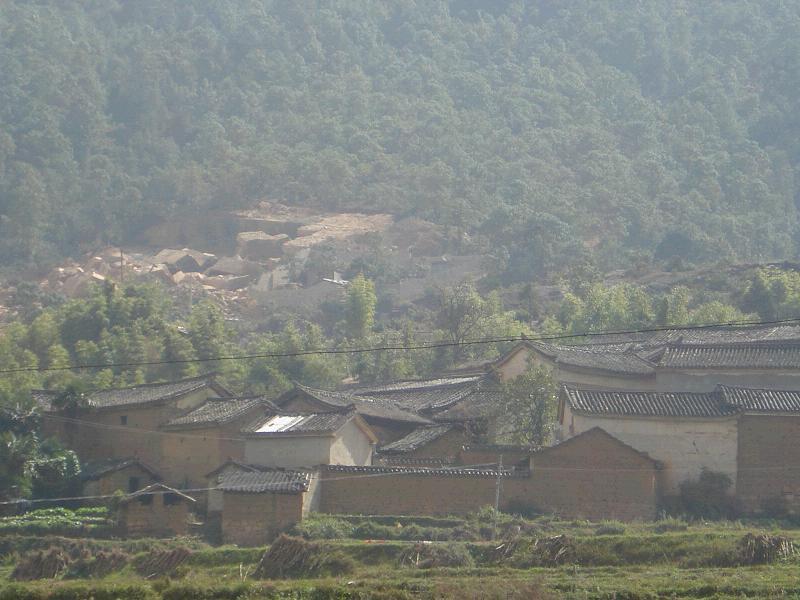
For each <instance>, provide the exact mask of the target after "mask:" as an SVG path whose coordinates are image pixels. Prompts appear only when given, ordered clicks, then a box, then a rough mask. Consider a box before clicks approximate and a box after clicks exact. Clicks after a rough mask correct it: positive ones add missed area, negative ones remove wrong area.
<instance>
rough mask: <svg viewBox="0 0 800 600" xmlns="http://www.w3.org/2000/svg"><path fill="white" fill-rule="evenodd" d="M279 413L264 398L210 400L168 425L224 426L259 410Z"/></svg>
mask: <svg viewBox="0 0 800 600" xmlns="http://www.w3.org/2000/svg"><path fill="white" fill-rule="evenodd" d="M259 408H261V409H263V410H271V411H274V412H277V410H278V408H277V407H276V406H275V405H274V404H272V402H270V401H269V400H267V399H266V397H264V396H254V397H251V398H209V399H208V400H206V401H205V402H204V403H203V404H202V405H200V406H198V407H197V408H196V409H194V410H192V411H190V412H189V413H187V414H185V415H183V416H181V417H177V418H175V419H172V420H171V421H169V422H168V423H167V424H166V427H169V428H173V427H175V428H178V427H199V426H204V425H212V426H213V425H224V424H225V423H230V422H231V421H234V420H236V419H238V418H240V417H243V416H246V415H247V414H248V413H250V412H252V411H255V410H258V409H259Z"/></svg>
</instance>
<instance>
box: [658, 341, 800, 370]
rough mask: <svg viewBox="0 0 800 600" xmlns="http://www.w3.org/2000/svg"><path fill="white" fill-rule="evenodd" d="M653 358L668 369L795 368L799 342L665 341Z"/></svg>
mask: <svg viewBox="0 0 800 600" xmlns="http://www.w3.org/2000/svg"><path fill="white" fill-rule="evenodd" d="M656 361H657V364H658V366H659V367H663V368H671V369H798V368H800V343H787V342H777V343H767V342H750V343H738V344H724V345H714V346H711V345H700V344H679V345H669V346H667V347H666V348H664V350H663V351H662V352H661V353H660V355H659V356H658V357H657V358H656Z"/></svg>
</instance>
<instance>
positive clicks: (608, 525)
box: [594, 521, 626, 535]
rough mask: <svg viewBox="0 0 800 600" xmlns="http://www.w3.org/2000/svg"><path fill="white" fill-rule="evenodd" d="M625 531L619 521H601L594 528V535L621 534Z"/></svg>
mask: <svg viewBox="0 0 800 600" xmlns="http://www.w3.org/2000/svg"><path fill="white" fill-rule="evenodd" d="M625 531H626V530H625V525H623V524H622V523H620V522H619V521H603V522H602V523H600V525H599V526H598V527H597V529H595V530H594V533H595V535H623V534H624V533H625Z"/></svg>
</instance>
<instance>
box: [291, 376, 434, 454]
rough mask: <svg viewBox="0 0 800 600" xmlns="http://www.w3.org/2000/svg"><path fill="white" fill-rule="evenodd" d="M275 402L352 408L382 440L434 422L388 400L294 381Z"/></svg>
mask: <svg viewBox="0 0 800 600" xmlns="http://www.w3.org/2000/svg"><path fill="white" fill-rule="evenodd" d="M275 403H276V404H277V405H278V406H280V407H281V409H282V410H284V411H286V412H293V413H314V412H331V411H343V410H353V411H355V412H356V413H357V414H358V415H359V416H360V417H361V418H363V419H364V420H365V421H366V422H367V424H369V426H370V429H372V431H373V433H374V434H375V435H376V436H377V437H378V440H379V441H380V443H381V444H385V443H389V442H392V441H394V440H397V439H400V438H402V437H404V436H406V435H407V434H408V433H410V432H411V431H413V430H414V429H415V428H416V427H418V426H420V425H430V424H432V421H430V419H427V418H425V417H423V416H420V415H417V414H415V413H413V412H410V411H408V410H404V409H401V408H399V407H398V406H396V405H395V404H393V403H392V402H389V401H385V400H381V399H377V398H372V397H366V396H356V395H354V394H352V393H348V392H336V391H329V390H320V389H316V388H311V387H308V386H305V385H300V384H295V386H294V387H293V388H292V389H291V390H289V391H288V392H286V393H285V394H283V395H282V396H280V397H279V398H278V399H276V400H275Z"/></svg>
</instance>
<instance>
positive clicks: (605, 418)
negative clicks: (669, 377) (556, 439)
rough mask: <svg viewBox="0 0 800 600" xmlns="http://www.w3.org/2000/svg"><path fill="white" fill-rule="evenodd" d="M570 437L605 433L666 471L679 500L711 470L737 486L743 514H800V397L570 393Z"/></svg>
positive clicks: (668, 486) (728, 392)
mask: <svg viewBox="0 0 800 600" xmlns="http://www.w3.org/2000/svg"><path fill="white" fill-rule="evenodd" d="M558 418H559V423H560V424H561V431H562V434H563V435H564V436H565V437H567V438H569V437H572V436H577V435H580V434H581V433H582V432H585V431H587V430H589V429H592V428H596V427H600V428H603V429H604V430H605V431H607V432H608V433H610V434H611V435H613V436H615V437H617V438H619V439H620V440H621V441H623V442H625V443H627V444H630V445H631V446H632V447H634V448H636V449H637V450H641V451H644V452H647V453H648V455H650V456H651V457H653V458H655V459H657V460H659V461H660V462H661V463H662V464H663V466H664V471H663V480H662V485H663V489H662V493H663V494H664V495H665V496H670V495H672V496H674V495H676V494H677V493H678V491H679V485H680V483H681V482H683V481H687V480H691V479H696V478H697V477H698V476H699V475H700V473H701V471H702V470H703V469H707V470H710V471H715V472H719V473H724V474H725V475H727V476H728V477H730V479H731V481H732V484H733V485H732V489H731V491H732V493H735V495H736V498H737V500H738V501H739V505H740V508H741V509H742V510H743V511H745V512H751V513H752V512H759V511H761V510H763V509H764V508H765V506H766V505H767V504H772V505H775V504H776V503H782V504H784V505H785V506H786V508H787V509H794V510H797V509H800V473H798V470H797V468H796V466H797V464H798V461H800V448H799V447H798V444H797V443H796V440H797V439H798V436H799V435H800V391H781V390H769V389H752V388H741V387H732V386H724V385H719V386H717V387H716V388H715V389H714V390H713V391H711V392H704V393H697V392H653V391H640V392H634V391H625V390H597V389H585V388H577V387H575V386H567V385H565V386H563V388H562V392H561V396H560V402H559V413H558Z"/></svg>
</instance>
